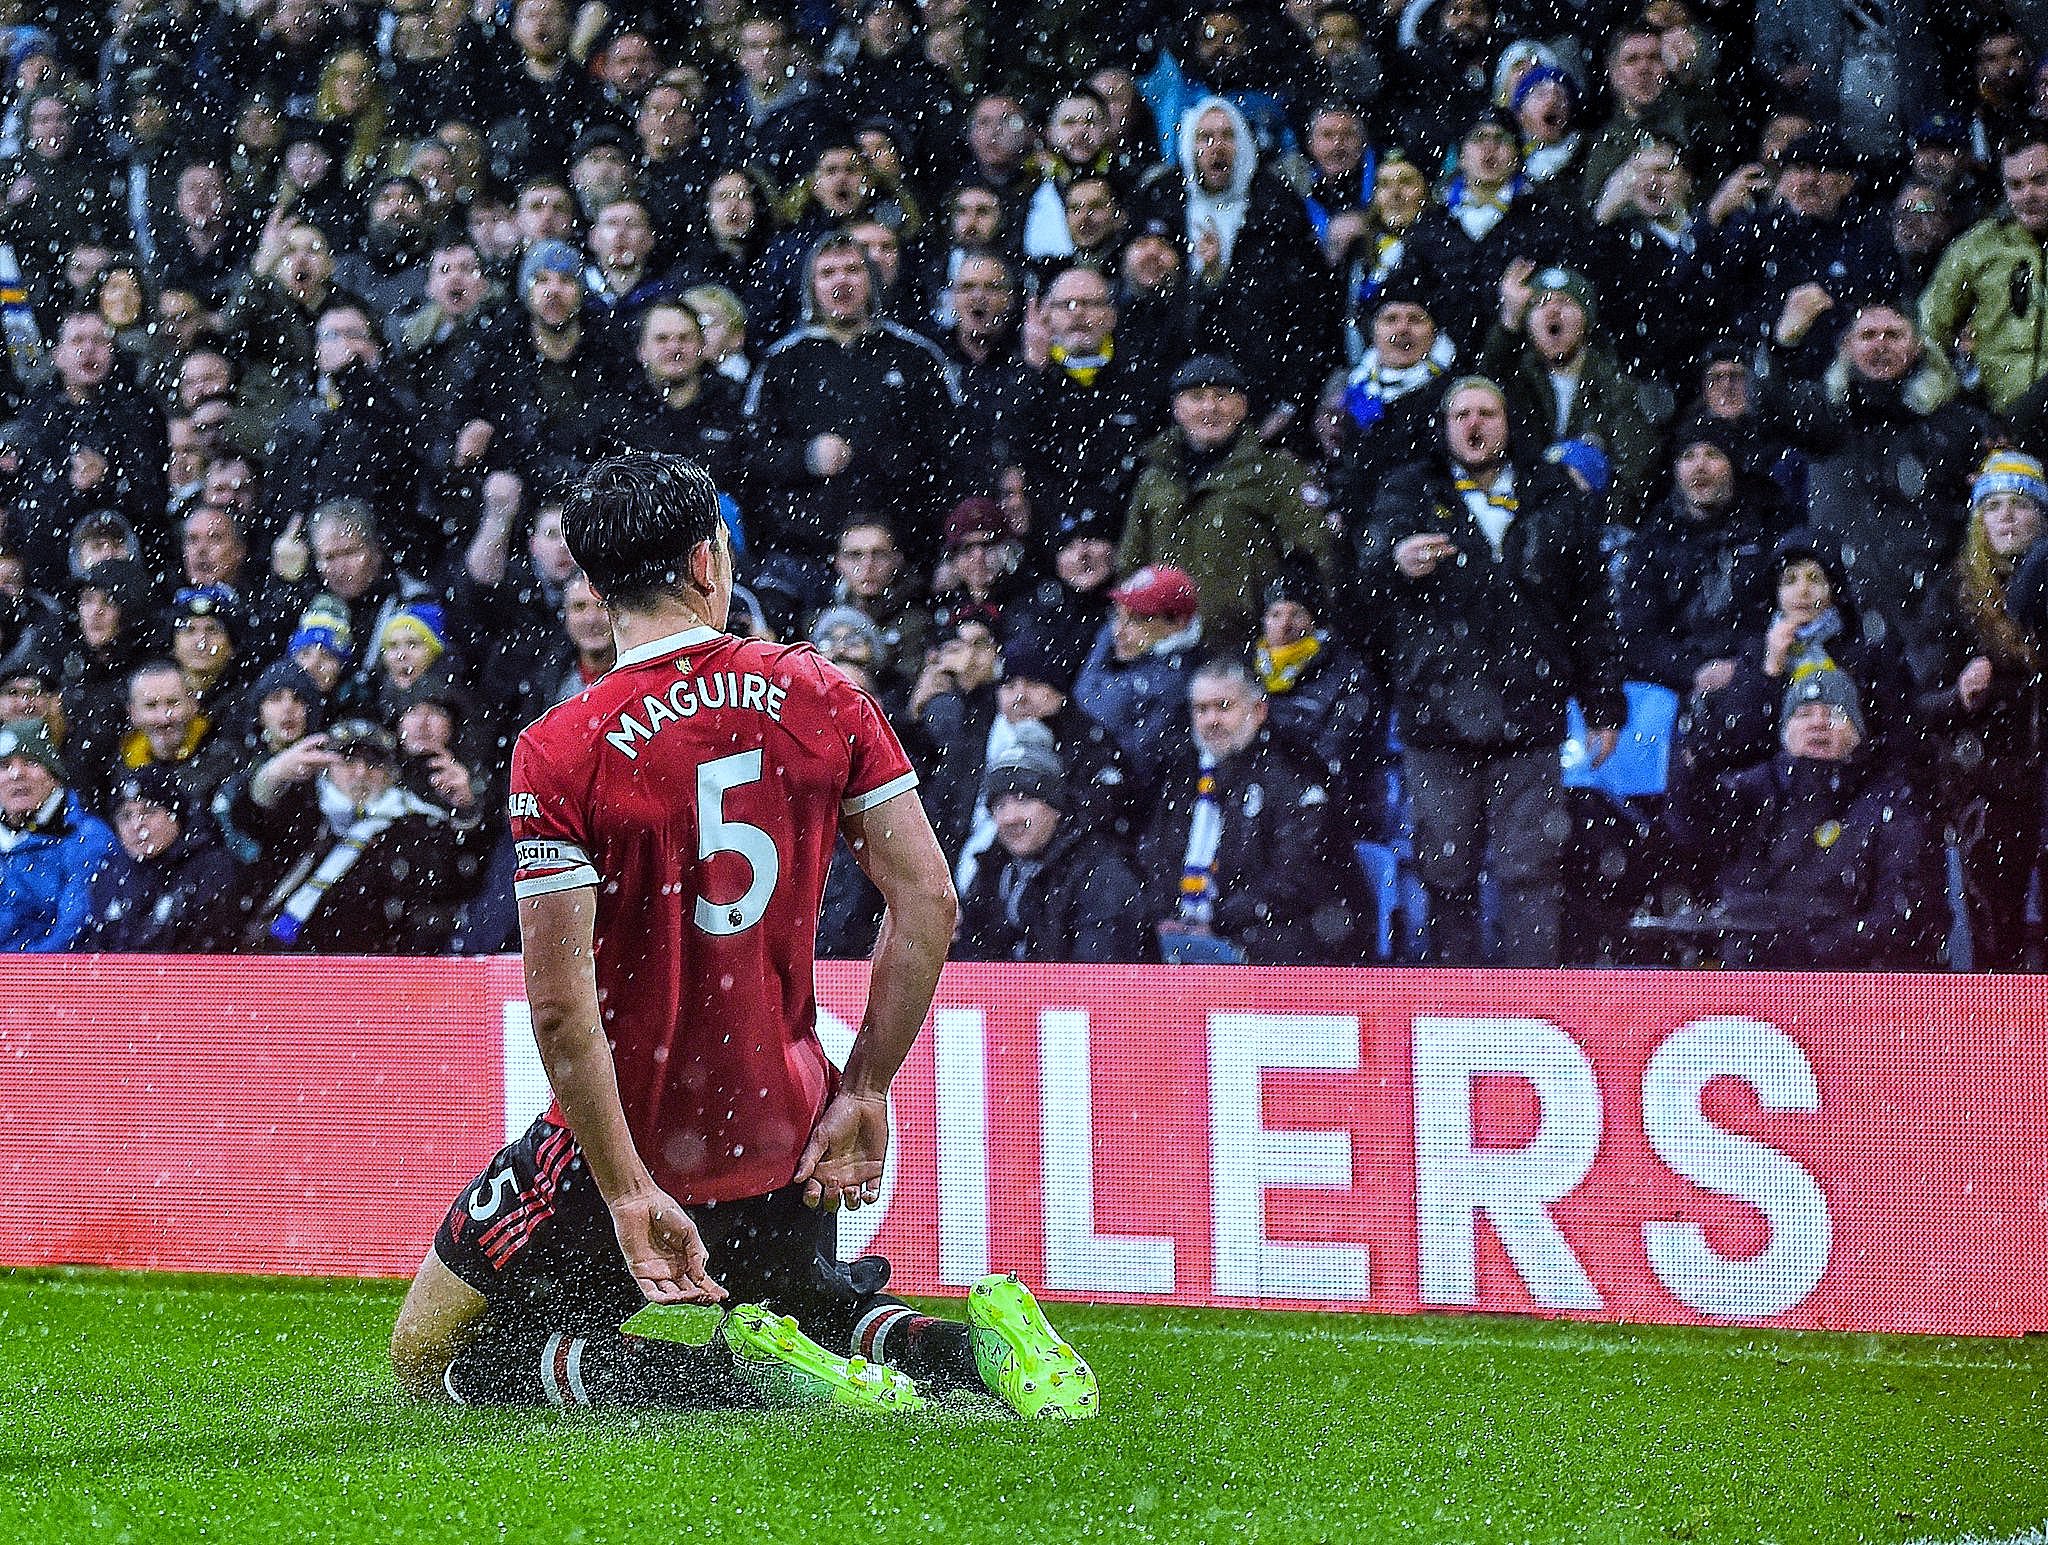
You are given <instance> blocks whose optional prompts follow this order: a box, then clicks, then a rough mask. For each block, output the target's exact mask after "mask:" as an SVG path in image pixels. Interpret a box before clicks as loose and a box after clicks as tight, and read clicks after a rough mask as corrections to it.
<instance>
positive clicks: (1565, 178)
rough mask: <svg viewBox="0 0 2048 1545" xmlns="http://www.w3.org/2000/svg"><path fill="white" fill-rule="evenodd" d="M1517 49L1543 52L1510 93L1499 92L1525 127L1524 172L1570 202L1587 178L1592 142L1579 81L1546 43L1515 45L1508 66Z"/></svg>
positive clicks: (1516, 77) (1532, 182)
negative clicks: (1581, 104) (1581, 116)
mask: <svg viewBox="0 0 2048 1545" xmlns="http://www.w3.org/2000/svg"><path fill="white" fill-rule="evenodd" d="M1516 47H1527V48H1529V49H1531V50H1532V51H1536V50H1540V52H1539V53H1534V54H1533V57H1532V58H1531V61H1530V63H1529V64H1528V66H1527V67H1526V68H1524V69H1522V70H1520V71H1518V72H1516V73H1515V75H1514V80H1513V84H1512V85H1511V86H1509V87H1508V89H1507V91H1506V92H1505V94H1503V93H1500V92H1496V93H1495V95H1494V102H1495V105H1496V106H1499V107H1505V108H1506V109H1507V110H1508V111H1509V112H1510V113H1513V114H1514V115H1515V123H1516V124H1517V126H1519V127H1520V129H1521V131H1522V175H1523V176H1525V177H1527V178H1528V179H1529V183H1530V185H1531V186H1532V187H1538V188H1544V189H1546V190H1548V189H1555V190H1556V191H1557V192H1558V193H1560V194H1561V195H1563V196H1564V197H1565V198H1566V200H1567V201H1570V200H1571V199H1572V198H1573V196H1574V195H1575V193H1576V191H1577V188H1578V185H1579V183H1580V181H1581V180H1582V179H1583V178H1584V176H1585V167H1586V151H1587V147H1588V145H1589V144H1590V141H1589V140H1588V139H1587V137H1586V131H1585V130H1584V129H1583V128H1582V127H1580V123H1579V95H1580V93H1579V83H1578V82H1577V81H1576V80H1574V79H1573V78H1572V75H1571V72H1570V71H1569V70H1567V69H1565V67H1564V65H1563V63H1562V62H1561V61H1560V60H1559V59H1558V57H1557V55H1556V53H1555V51H1553V50H1552V49H1550V48H1549V47H1548V46H1547V45H1545V44H1542V43H1531V44H1526V45H1510V47H1509V48H1508V50H1507V51H1506V52H1505V53H1503V54H1502V55H1501V62H1502V64H1506V63H1507V62H1508V59H1509V55H1511V54H1513V53H1514V51H1515V48H1516ZM1496 73H1498V72H1496Z"/></svg>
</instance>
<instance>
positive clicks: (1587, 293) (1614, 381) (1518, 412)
mask: <svg viewBox="0 0 2048 1545" xmlns="http://www.w3.org/2000/svg"><path fill="white" fill-rule="evenodd" d="M1479 367H1480V369H1481V371H1482V372H1484V373H1485V374H1486V375H1488V376H1490V377H1492V378H1493V379H1495V380H1497V381H1499V382H1500V383H1501V385H1502V387H1503V388H1504V389H1505V390H1506V392H1507V397H1508V418H1509V420H1510V422H1511V423H1512V424H1513V426H1514V432H1515V435H1516V437H1517V438H1518V439H1520V440H1521V441H1522V443H1523V444H1525V445H1532V446H1533V445H1544V446H1549V445H1554V444H1556V443H1558V442H1559V441H1562V440H1590V441H1591V442H1592V443H1593V444H1595V445H1597V446H1599V447H1600V448H1601V449H1602V450H1603V451H1605V452H1606V454H1607V457H1608V460H1609V463H1610V464H1611V466H1612V467H1613V475H1614V507H1615V508H1616V509H1617V510H1619V511H1620V512H1622V517H1623V519H1624V520H1625V521H1628V522H1629V523H1631V524H1632V523H1633V521H1634V517H1635V513H1636V507H1637V504H1638V501H1639V500H1640V498H1641V495H1642V492H1643V489H1642V485H1643V483H1644V481H1645V480H1646V479H1647V478H1648V477H1649V475H1650V467H1651V464H1652V462H1653V461H1654V460H1655V459H1656V455H1657V431H1656V428H1655V426H1654V424H1653V422H1652V413H1651V409H1650V407H1649V406H1648V403H1649V398H1650V393H1649V392H1648V391H1647V389H1646V388H1645V387H1643V386H1642V385H1641V384H1640V383H1638V382H1636V381H1633V380H1631V379H1629V378H1628V377H1627V376H1625V375H1623V374H1622V373H1621V366H1620V364H1619V363H1618V362H1617V361H1616V360H1615V357H1614V351H1613V350H1612V349H1611V348H1610V347H1609V346H1608V343H1607V339H1606V337H1605V335H1604V334H1602V333H1601V332H1600V331H1599V313H1598V310H1597V308H1596V306H1595V304H1594V300H1593V287H1592V286H1591V285H1589V284H1588V283H1587V282H1586V280H1585V278H1584V277H1583V276H1582V275H1580V274H1577V273H1574V272H1573V271H1572V270H1571V269H1569V268H1542V269H1539V268H1537V267H1536V266H1535V265H1534V264H1533V263H1531V262H1530V261H1529V260H1528V259H1526V258H1521V259H1517V260H1516V261H1515V262H1513V263H1510V264H1509V265H1508V270H1507V272H1506V273H1505V274H1503V275H1502V276H1501V281H1500V316H1499V320H1498V321H1497V322H1496V323H1495V324H1494V326H1493V328H1492V330H1491V331H1490V332H1489V333H1488V334H1487V339H1486V347H1485V348H1484V350H1482V351H1481V354H1480V360H1479Z"/></svg>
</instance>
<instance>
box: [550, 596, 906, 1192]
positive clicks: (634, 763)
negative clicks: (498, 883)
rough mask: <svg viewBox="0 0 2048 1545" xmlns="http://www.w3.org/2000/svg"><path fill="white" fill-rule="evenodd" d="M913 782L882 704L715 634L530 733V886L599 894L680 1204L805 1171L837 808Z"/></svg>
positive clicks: (609, 993)
mask: <svg viewBox="0 0 2048 1545" xmlns="http://www.w3.org/2000/svg"><path fill="white" fill-rule="evenodd" d="M916 786H917V775H916V774H915V773H914V772H912V771H911V769H910V761H909V759H908V758H907V757H906V756H905V755H904V754H903V747H902V745H901V744H900V743H899V742H898V741H897V739H896V733H895V731H893V730H892V729H890V728H889V724H888V721H887V720H886V719H884V718H883V717H882V711H881V709H880V708H878V707H877V706H876V705H875V701H874V699H873V698H871V697H869V696H868V695H867V694H866V693H865V692H863V691H861V690H860V688H858V687H856V686H855V685H854V684H853V683H852V682H851V681H849V680H847V678H846V677H845V676H844V675H842V674H841V673H840V672H839V670H838V669H837V668H836V667H835V666H833V665H831V664H830V663H829V662H827V661H826V660H824V659H822V658H821V657H820V656H819V655H818V654H817V653H816V652H815V651H813V650H812V649H811V648H810V647H809V646H808V645H803V644H799V645H794V646H784V645H777V644H761V643H754V642H752V641H750V640H744V639H737V638H734V637H732V636H731V635H729V634H725V633H719V632H715V631H713V630H712V629H710V628H696V629H692V630H691V631H689V632H687V633H678V634H673V635H671V636H670V637H668V638H664V639H659V640H656V641H655V642H653V643H651V644H643V645H641V646H639V647H637V648H634V649H629V650H627V651H626V652H625V653H623V654H621V655H620V656H619V663H618V664H617V665H616V666H615V667H613V669H612V670H611V671H610V673H609V674H607V675H606V676H604V677H603V678H602V679H600V680H599V681H598V682H597V683H596V684H594V685H593V686H591V687H590V688H589V689H588V690H586V691H584V692H582V693H579V694H578V695H577V696H575V697H573V698H571V699H569V700H568V701H567V702H565V703H562V704H560V705H558V706H557V707H555V708H553V709H551V710H550V711H549V712H548V713H546V714H545V715H543V716H542V717H541V718H540V719H539V720H537V721H536V722H535V723H534V724H532V725H531V726H529V727H528V728H527V730H526V731H525V733H524V734H522V735H521V736H520V737H519V744H518V746H517V748H516V749H515V750H514V751H513V753H512V801H511V814H512V835H513V836H514V837H515V838H516V839H517V841H518V845H519V877H518V881H517V889H518V892H519V894H520V895H521V896H537V895H544V894H546V893H547V892H549V891H555V890H566V889H570V888H573V887H576V886H583V885H592V886H595V887H596V888H597V988H598V999H599V1002H600V1003H601V1004H602V1005H603V1010H604V1019H605V1029H606V1032H607V1034H608V1035H609V1036H610V1038H611V1042H612V1056H613V1059H614V1061H615V1062H616V1063H617V1066H618V1077H619V1094H620V1097H621V1098H622V1100H623V1101H624V1104H625V1108H626V1120H627V1123H628V1124H629V1125H630V1126H631V1128H632V1131H633V1140H634V1142H635V1143H636V1144H637V1145H638V1147H639V1150H640V1154H641V1157H642V1158H644V1159H645V1160H646V1161H647V1164H648V1167H649V1168H650V1169H651V1170H652V1171H653V1172H654V1178H655V1179H656V1180H657V1181H658V1182H659V1183H660V1184H661V1185H662V1186H663V1187H664V1188H665V1189H666V1190H667V1191H668V1192H669V1193H670V1194H671V1195H672V1196H674V1197H675V1198H676V1199H677V1200H678V1201H680V1202H684V1203H694V1202H708V1201H730V1200H733V1199H735V1198H738V1197H745V1196H760V1195H763V1194H765V1193H766V1192H769V1191H773V1190H775V1189H776V1188H777V1187H779V1186H785V1185H787V1184H789V1182H790V1181H791V1179H792V1178H794V1176H795V1174H796V1162H797V1159H798V1157H799V1156H800V1155H801V1154H802V1152H803V1146H804V1143H805V1142H806V1141H807V1140H808V1138H809V1136H810V1132H811V1128H812V1126H813V1125H814V1124H815V1123H816V1121H817V1119H818V1115H819V1113H820V1112H821V1111H822V1110H823V1109H824V1104H825V1100H826V1097H827V1095H828V1094H829V1093H830V1091H831V1089H832V1088H833V1087H834V1082H835V1075H834V1073H833V1071H832V1068H831V1065H830V1064H829V1063H828V1062H827V1061H826V1060H825V1053H824V1049H823V1048H822V1047H821V1046H820V1045H819V1044H818V1037H817V1032H816V1020H817V1001H816V998H815V997H814V995H813V987H812V979H811V952H812V949H813V946H814V944H815V941H816V938H817V932H818V903H819V898H820V896H821V895H822V893H823V891H824V888H825V870H826V866H827V865H828V864H829V863H830V862H831V858H832V846H833V843H834V841H835V839H836V838H837V836H838V834H839V821H840V817H841V816H842V815H847V814H852V813H854V812H857V811H860V810H865V809H869V808H871V807H873V806H875V805H878V804H880V803H881V802H882V801H883V800H885V799H890V798H892V797H894V796H895V795H897V794H901V793H903V792H904V791H906V790H908V789H912V788H915V787H916ZM556 1114H557V1116H558V1117H559V1114H560V1113H559V1111H558V1112H557V1113H556Z"/></svg>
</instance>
